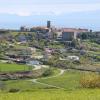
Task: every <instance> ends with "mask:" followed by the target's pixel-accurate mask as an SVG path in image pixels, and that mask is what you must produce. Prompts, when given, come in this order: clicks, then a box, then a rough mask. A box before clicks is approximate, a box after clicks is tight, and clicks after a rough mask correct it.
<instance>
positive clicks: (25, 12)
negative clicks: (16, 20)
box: [0, 3, 100, 16]
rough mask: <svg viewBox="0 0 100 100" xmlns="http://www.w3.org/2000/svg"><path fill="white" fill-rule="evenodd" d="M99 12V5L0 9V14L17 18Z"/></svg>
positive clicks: (19, 6) (32, 6)
mask: <svg viewBox="0 0 100 100" xmlns="http://www.w3.org/2000/svg"><path fill="white" fill-rule="evenodd" d="M97 10H98V11H99V10H100V3H94V4H53V5H51V4H39V5H35V4H31V5H14V6H8V7H6V8H5V7H3V6H2V7H0V13H6V14H15V15H18V16H31V15H44V14H45V15H61V14H64V13H73V12H90V11H97Z"/></svg>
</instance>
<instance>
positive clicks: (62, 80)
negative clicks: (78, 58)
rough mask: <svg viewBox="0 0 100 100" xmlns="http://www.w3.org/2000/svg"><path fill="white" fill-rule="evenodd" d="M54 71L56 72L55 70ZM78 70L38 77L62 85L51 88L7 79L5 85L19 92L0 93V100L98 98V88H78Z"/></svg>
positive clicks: (76, 99)
mask: <svg viewBox="0 0 100 100" xmlns="http://www.w3.org/2000/svg"><path fill="white" fill-rule="evenodd" d="M55 73H58V72H56V71H55ZM81 75H82V73H81V72H79V71H71V70H70V71H66V72H65V73H64V74H63V75H62V76H59V77H56V78H50V79H39V81H41V82H45V83H48V84H52V85H56V86H60V87H64V88H65V89H53V88H50V87H47V86H45V85H41V84H36V83H32V82H31V81H28V80H19V81H7V82H6V87H7V88H8V90H9V89H10V88H17V89H20V90H21V92H19V93H4V92H2V93H0V100H13V99H15V100H100V89H82V88H79V79H80V76H81Z"/></svg>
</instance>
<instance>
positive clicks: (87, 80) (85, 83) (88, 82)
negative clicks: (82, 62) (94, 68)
mask: <svg viewBox="0 0 100 100" xmlns="http://www.w3.org/2000/svg"><path fill="white" fill-rule="evenodd" d="M80 84H81V86H82V87H83V88H100V75H98V74H94V73H92V74H85V75H84V76H83V77H82V78H81V80H80Z"/></svg>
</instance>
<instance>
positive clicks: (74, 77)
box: [39, 70, 82, 90]
mask: <svg viewBox="0 0 100 100" xmlns="http://www.w3.org/2000/svg"><path fill="white" fill-rule="evenodd" d="M81 75H82V72H79V71H74V70H69V71H66V72H65V73H64V74H63V75H61V76H59V77H53V78H49V79H39V82H42V83H47V84H52V85H55V86H58V87H62V88H65V89H68V90H70V89H72V90H73V89H76V88H79V87H80V85H79V80H80V77H81Z"/></svg>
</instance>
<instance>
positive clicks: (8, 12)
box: [0, 0, 100, 30]
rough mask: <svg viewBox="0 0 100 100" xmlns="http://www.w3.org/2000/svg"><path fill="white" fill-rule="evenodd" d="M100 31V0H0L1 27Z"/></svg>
mask: <svg viewBox="0 0 100 100" xmlns="http://www.w3.org/2000/svg"><path fill="white" fill-rule="evenodd" d="M47 20H51V22H52V25H53V26H57V27H73V28H79V27H80V28H89V29H93V30H100V22H99V20H100V0H0V28H15V29H16V28H19V27H20V26H22V25H25V26H29V27H32V26H42V25H43V26H45V25H46V21H47Z"/></svg>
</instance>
